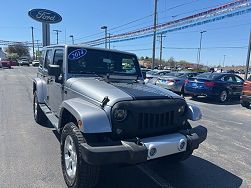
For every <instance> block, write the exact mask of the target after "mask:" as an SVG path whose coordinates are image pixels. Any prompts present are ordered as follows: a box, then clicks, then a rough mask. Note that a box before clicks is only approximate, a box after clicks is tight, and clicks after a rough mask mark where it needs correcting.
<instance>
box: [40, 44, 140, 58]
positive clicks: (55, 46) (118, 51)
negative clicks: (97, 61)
mask: <svg viewBox="0 0 251 188" xmlns="http://www.w3.org/2000/svg"><path fill="white" fill-rule="evenodd" d="M69 47H74V48H76V47H79V48H86V49H93V50H102V51H108V52H116V53H123V54H128V55H134V56H136V54H134V53H131V52H125V51H120V50H114V49H106V48H97V47H90V46H85V45H77V44H76V45H67V44H56V45H50V46H44V47H43V49H47V48H69Z"/></svg>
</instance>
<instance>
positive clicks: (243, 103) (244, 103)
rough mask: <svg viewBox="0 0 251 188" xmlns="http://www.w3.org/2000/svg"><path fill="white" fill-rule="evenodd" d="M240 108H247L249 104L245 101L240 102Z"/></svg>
mask: <svg viewBox="0 0 251 188" xmlns="http://www.w3.org/2000/svg"><path fill="white" fill-rule="evenodd" d="M241 106H243V107H246V108H248V107H249V106H250V103H249V102H246V101H242V102H241Z"/></svg>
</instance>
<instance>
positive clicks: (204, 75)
mask: <svg viewBox="0 0 251 188" xmlns="http://www.w3.org/2000/svg"><path fill="white" fill-rule="evenodd" d="M220 75H221V74H219V73H208V72H207V73H202V74H199V75H198V76H197V78H205V79H210V80H215V79H216V78H218V77H219V76H220Z"/></svg>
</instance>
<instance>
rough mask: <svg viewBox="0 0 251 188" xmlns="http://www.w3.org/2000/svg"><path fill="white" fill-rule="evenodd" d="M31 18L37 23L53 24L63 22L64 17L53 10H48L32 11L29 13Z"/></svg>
mask: <svg viewBox="0 0 251 188" xmlns="http://www.w3.org/2000/svg"><path fill="white" fill-rule="evenodd" d="M28 14H29V16H30V17H31V18H33V19H34V20H36V21H39V22H43V23H48V24H53V23H58V22H61V21H62V17H61V16H60V15H59V14H58V13H56V12H53V11H51V10H46V9H32V10H30V11H29V12H28Z"/></svg>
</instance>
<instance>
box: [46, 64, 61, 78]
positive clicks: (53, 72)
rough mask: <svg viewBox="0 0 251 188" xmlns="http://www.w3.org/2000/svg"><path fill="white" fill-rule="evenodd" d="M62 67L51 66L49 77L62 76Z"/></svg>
mask: <svg viewBox="0 0 251 188" xmlns="http://www.w3.org/2000/svg"><path fill="white" fill-rule="evenodd" d="M60 73H61V67H60V66H59V65H49V67H48V75H50V76H55V77H56V78H57V77H59V76H60Z"/></svg>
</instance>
